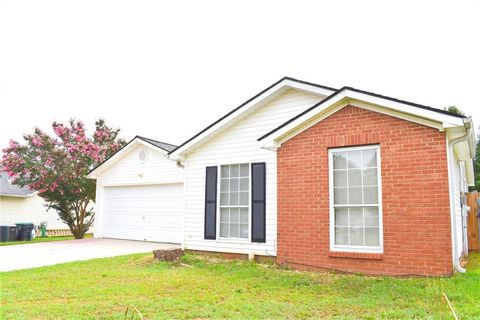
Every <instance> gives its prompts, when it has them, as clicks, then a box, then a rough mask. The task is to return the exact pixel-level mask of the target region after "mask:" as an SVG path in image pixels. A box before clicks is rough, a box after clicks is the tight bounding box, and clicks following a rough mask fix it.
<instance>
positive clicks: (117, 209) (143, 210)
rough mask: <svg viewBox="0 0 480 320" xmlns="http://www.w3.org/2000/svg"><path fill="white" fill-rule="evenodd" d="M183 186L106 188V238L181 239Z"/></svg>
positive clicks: (170, 240)
mask: <svg viewBox="0 0 480 320" xmlns="http://www.w3.org/2000/svg"><path fill="white" fill-rule="evenodd" d="M182 203H183V185H182V184H179V183H177V184H164V185H143V186H142V185H140V186H125V187H105V189H104V211H103V215H104V217H103V224H104V233H103V236H104V237H105V238H117V239H130V240H145V241H157V242H172V243H181V242H182V240H183V239H182V232H183V230H182V229H183V206H182Z"/></svg>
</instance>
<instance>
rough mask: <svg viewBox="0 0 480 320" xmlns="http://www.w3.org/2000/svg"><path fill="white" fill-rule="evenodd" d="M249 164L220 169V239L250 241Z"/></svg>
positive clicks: (226, 166)
mask: <svg viewBox="0 0 480 320" xmlns="http://www.w3.org/2000/svg"><path fill="white" fill-rule="evenodd" d="M249 199H250V166H249V164H248V163H244V164H231V165H223V166H221V167H220V237H221V238H240V239H248V236H249V209H250V207H249V204H250V201H249Z"/></svg>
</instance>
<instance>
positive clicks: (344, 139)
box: [277, 106, 453, 275]
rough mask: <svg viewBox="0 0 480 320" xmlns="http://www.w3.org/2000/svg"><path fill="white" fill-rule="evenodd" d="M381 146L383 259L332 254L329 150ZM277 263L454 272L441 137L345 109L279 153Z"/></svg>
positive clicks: (372, 270) (376, 271) (390, 271)
mask: <svg viewBox="0 0 480 320" xmlns="http://www.w3.org/2000/svg"><path fill="white" fill-rule="evenodd" d="M367 144H379V145H380V148H381V151H380V152H381V169H382V172H381V175H382V176H381V177H382V197H383V201H382V204H383V254H365V253H349V252H348V253H344V252H331V251H330V239H329V182H328V179H329V174H328V149H329V148H335V147H347V146H358V145H367ZM277 157H278V252H277V256H278V261H279V262H280V263H284V264H287V265H291V266H294V267H297V268H319V269H334V270H340V271H346V272H360V273H368V274H388V275H446V274H451V273H452V272H453V267H452V256H451V254H452V253H451V251H452V245H451V229H450V206H449V189H448V171H447V155H446V137H445V133H443V132H440V131H438V130H437V129H433V128H430V127H426V126H422V125H419V124H416V123H413V122H409V121H405V120H401V119H398V118H394V117H391V116H387V115H384V114H380V113H376V112H372V111H368V110H365V109H361V108H357V107H354V106H348V107H345V108H343V109H342V110H340V111H338V112H336V113H335V114H333V115H331V116H329V117H328V118H326V119H324V120H323V121H321V122H319V123H317V124H316V125H314V126H313V127H310V128H309V129H307V130H305V131H304V132H302V133H300V134H298V135H297V136H295V137H293V138H292V139H290V140H289V141H287V142H285V143H283V144H282V146H281V147H280V148H279V149H278V153H277Z"/></svg>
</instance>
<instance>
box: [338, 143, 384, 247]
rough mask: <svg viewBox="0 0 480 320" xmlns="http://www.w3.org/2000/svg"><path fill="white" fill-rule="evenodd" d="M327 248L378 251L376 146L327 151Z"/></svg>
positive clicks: (378, 167)
mask: <svg viewBox="0 0 480 320" xmlns="http://www.w3.org/2000/svg"><path fill="white" fill-rule="evenodd" d="M329 171H330V172H329V175H330V199H331V204H330V226H331V227H330V248H331V250H342V251H361V252H363V251H366V252H381V251H382V245H381V244H382V230H381V228H382V227H381V224H382V223H381V220H382V215H381V214H382V210H381V181H380V180H381V179H380V173H381V171H380V148H379V147H378V146H362V147H351V148H336V149H331V150H329Z"/></svg>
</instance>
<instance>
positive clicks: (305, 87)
mask: <svg viewBox="0 0 480 320" xmlns="http://www.w3.org/2000/svg"><path fill="white" fill-rule="evenodd" d="M288 88H292V89H297V90H300V91H305V92H309V93H314V94H318V95H321V96H324V97H326V96H329V95H331V94H332V93H334V92H335V91H334V90H329V89H326V88H322V87H317V86H314V85H310V84H307V83H302V82H297V81H293V80H290V79H284V80H282V81H281V82H279V83H277V84H276V85H275V86H273V87H271V88H270V89H268V90H266V91H265V92H263V93H261V94H260V95H258V96H257V97H255V98H254V99H252V100H251V101H249V102H248V103H247V104H245V105H243V106H241V107H240V108H238V110H236V111H235V112H233V113H231V114H230V115H228V116H227V117H225V118H224V119H222V120H221V121H219V122H217V123H216V124H215V125H213V126H211V127H210V128H208V130H205V131H204V132H202V133H201V134H199V135H198V136H196V137H195V138H194V139H192V140H191V141H189V142H188V143H186V144H185V145H183V146H181V147H180V148H178V149H176V150H175V151H173V152H172V153H170V155H169V157H170V159H172V160H181V161H183V160H185V155H186V154H187V153H188V151H189V150H190V149H191V148H192V147H193V146H195V145H197V144H198V143H199V142H200V141H202V140H203V139H205V138H207V137H209V136H210V135H211V134H213V133H214V132H216V131H217V130H220V129H222V128H224V127H225V126H227V125H228V124H229V123H230V122H231V121H232V120H234V119H236V118H237V117H239V116H240V115H242V114H244V113H246V112H248V111H249V110H251V109H252V108H254V107H255V106H257V105H259V104H260V103H262V102H263V101H265V100H266V99H268V98H269V97H271V96H272V95H275V94H278V93H279V92H281V91H280V90H285V89H288Z"/></svg>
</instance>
